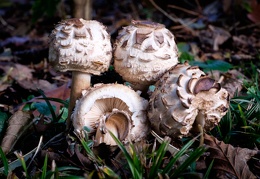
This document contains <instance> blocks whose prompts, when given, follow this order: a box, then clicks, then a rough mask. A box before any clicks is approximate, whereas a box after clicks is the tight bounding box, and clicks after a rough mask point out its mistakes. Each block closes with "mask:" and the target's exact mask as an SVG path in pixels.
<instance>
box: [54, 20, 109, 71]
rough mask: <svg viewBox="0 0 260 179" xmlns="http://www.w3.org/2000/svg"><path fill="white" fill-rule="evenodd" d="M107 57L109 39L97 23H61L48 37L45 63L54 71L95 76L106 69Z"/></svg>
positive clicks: (76, 21)
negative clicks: (47, 53)
mask: <svg viewBox="0 0 260 179" xmlns="http://www.w3.org/2000/svg"><path fill="white" fill-rule="evenodd" d="M111 58H112V47H111V42H110V36H109V34H108V33H107V31H106V28H105V26H103V25H102V24H101V23H100V22H97V21H94V20H91V21H86V20H84V19H77V18H75V19H68V20H63V21H61V22H60V23H59V24H57V25H56V27H55V29H54V30H53V31H52V33H51V35H50V47H49V60H50V63H51V64H52V65H53V66H54V67H55V68H56V69H57V70H60V71H68V70H71V71H81V72H86V73H90V74H94V75H99V74H100V73H102V72H104V71H106V70H107V69H108V67H109V65H110V61H111Z"/></svg>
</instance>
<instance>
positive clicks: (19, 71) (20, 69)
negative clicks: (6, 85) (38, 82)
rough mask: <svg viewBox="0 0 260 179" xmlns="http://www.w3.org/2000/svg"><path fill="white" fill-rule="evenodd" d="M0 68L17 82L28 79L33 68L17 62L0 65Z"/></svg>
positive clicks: (30, 77)
mask: <svg viewBox="0 0 260 179" xmlns="http://www.w3.org/2000/svg"><path fill="white" fill-rule="evenodd" d="M0 68H2V69H3V70H4V71H5V73H6V74H9V75H10V76H11V77H12V78H13V79H15V80H16V81H18V82H19V81H22V80H30V79H32V77H33V75H32V72H33V71H34V70H33V69H30V68H29V67H27V66H25V65H21V64H18V63H16V64H11V65H6V66H4V67H1V66H0Z"/></svg>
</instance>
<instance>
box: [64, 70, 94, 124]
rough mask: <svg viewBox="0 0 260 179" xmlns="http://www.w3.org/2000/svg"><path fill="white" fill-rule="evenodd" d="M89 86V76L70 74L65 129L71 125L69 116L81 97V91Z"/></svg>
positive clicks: (82, 73)
mask: <svg viewBox="0 0 260 179" xmlns="http://www.w3.org/2000/svg"><path fill="white" fill-rule="evenodd" d="M90 85H91V75H90V74H88V73H84V72H77V71H73V72H72V83H71V91H70V103H69V109H68V119H67V129H69V127H70V124H71V120H70V118H71V114H72V111H73V109H74V107H75V103H76V101H77V100H78V99H79V98H80V97H81V96H82V91H83V90H86V89H88V88H89V87H90Z"/></svg>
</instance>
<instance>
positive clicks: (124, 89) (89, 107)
mask: <svg viewBox="0 0 260 179" xmlns="http://www.w3.org/2000/svg"><path fill="white" fill-rule="evenodd" d="M83 93H84V94H83V97H82V98H81V99H79V100H78V101H77V103H76V106H75V110H74V113H73V114H72V120H73V126H74V129H75V131H76V132H77V133H80V132H81V131H82V129H83V127H84V126H86V127H88V129H89V130H90V132H89V133H90V135H91V134H94V133H98V132H97V130H99V129H100V128H102V125H105V127H107V128H108V129H109V130H111V131H113V133H114V132H115V131H114V130H117V131H118V137H119V138H120V139H121V140H122V141H123V142H127V141H129V140H131V141H138V140H140V139H142V138H144V137H145V136H146V135H147V134H148V132H149V130H150V125H149V121H148V119H147V116H146V110H147V106H148V101H147V100H145V99H143V98H142V97H140V96H139V94H138V93H137V92H135V91H134V90H133V89H131V88H130V87H128V86H124V85H122V84H96V85H94V87H92V88H89V89H88V90H86V91H84V92H83ZM111 116H113V118H112V119H111V120H110V117H111ZM102 123H103V124H102ZM111 125H113V126H114V127H111ZM103 127H104V126H103ZM122 136H123V137H122ZM104 142H105V143H107V144H111V143H110V142H106V141H104Z"/></svg>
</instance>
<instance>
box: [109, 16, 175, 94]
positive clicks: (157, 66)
mask: <svg viewBox="0 0 260 179" xmlns="http://www.w3.org/2000/svg"><path fill="white" fill-rule="evenodd" d="M114 58H115V59H114V66H115V70H116V71H117V72H118V73H119V74H120V75H121V76H122V78H123V79H124V80H125V81H128V82H130V83H131V84H132V87H133V88H134V89H135V90H145V89H147V88H148V86H149V85H151V84H153V83H155V82H156V81H157V80H158V79H159V78H160V77H161V76H162V74H163V73H164V72H165V71H167V70H168V69H170V68H171V67H172V66H174V65H176V64H177V63H178V49H177V45H176V43H175V41H174V35H173V34H172V33H171V32H170V31H169V30H168V29H166V28H165V26H164V25H163V24H159V23H155V22H149V21H134V20H133V21H132V24H130V25H129V26H126V27H124V28H123V29H122V30H121V31H120V32H119V35H118V37H117V39H116V42H115V44H114Z"/></svg>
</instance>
